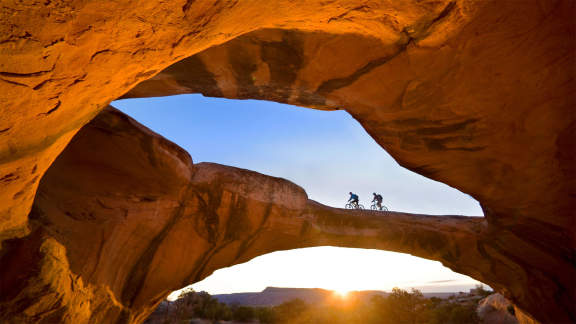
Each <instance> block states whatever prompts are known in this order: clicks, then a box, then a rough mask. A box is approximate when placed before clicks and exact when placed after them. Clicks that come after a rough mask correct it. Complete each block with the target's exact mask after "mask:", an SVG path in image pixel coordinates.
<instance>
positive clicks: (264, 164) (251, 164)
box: [112, 95, 482, 293]
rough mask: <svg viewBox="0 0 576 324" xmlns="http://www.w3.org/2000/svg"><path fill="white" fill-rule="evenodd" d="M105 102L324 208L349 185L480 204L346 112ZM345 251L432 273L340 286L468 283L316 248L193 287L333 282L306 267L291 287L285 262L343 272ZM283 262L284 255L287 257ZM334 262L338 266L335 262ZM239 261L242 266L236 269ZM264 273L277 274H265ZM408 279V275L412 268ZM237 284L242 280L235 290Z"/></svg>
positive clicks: (409, 208)
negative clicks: (402, 157) (381, 141)
mask: <svg viewBox="0 0 576 324" xmlns="http://www.w3.org/2000/svg"><path fill="white" fill-rule="evenodd" d="M112 105H113V106H115V107H116V108H118V109H120V110H122V111H124V112H125V113H127V114H128V115H130V116H132V117H133V118H135V119H136V120H138V121H139V122H140V123H142V124H144V125H146V126H147V127H149V128H151V129H152V130H154V131H155V132H157V133H159V134H161V135H163V136H164V137H166V138H168V139H169V140H171V141H173V142H174V143H176V144H178V145H180V146H181V147H183V148H184V149H186V150H187V151H188V152H189V153H190V155H191V156H192V158H193V160H194V162H195V163H198V162H216V163H220V164H225V165H231V166H236V167H240V168H245V169H250V170H254V171H258V172H261V173H264V174H268V175H272V176H277V177H282V178H285V179H288V180H290V181H292V182H294V183H296V184H298V185H300V186H301V187H303V188H304V189H305V190H306V192H307V193H308V196H309V197H310V198H311V199H314V200H316V201H318V202H321V203H323V204H326V205H330V206H334V207H342V206H343V205H344V204H345V203H346V200H347V199H348V192H349V191H352V192H355V193H357V194H359V196H360V201H361V203H364V205H369V201H370V200H371V199H372V198H371V194H372V192H379V193H381V194H382V196H383V197H384V204H385V205H387V206H388V207H389V208H390V209H391V210H395V211H403V212H411V213H422V214H432V215H446V214H453V215H454V214H455V215H468V216H482V210H481V208H480V206H479V204H478V202H477V201H475V200H474V199H473V198H471V197H470V196H468V195H466V194H463V193H461V192H459V191H458V190H456V189H454V188H451V187H449V186H447V185H445V184H442V183H439V182H436V181H433V180H430V179H427V178H424V177H422V176H420V175H418V174H416V173H413V172H411V171H408V170H406V169H404V168H402V167H400V166H399V165H398V164H397V163H396V162H395V161H394V159H392V158H391V157H390V155H388V154H387V153H386V151H384V150H383V149H382V148H381V147H380V146H379V145H378V144H376V142H375V141H374V140H373V139H372V138H371V137H370V136H369V135H368V134H367V133H366V132H365V131H364V129H363V128H362V127H361V126H360V124H359V123H358V122H357V121H356V120H354V118H352V117H351V116H350V115H349V114H348V113H346V112H345V111H331V112H326V111H319V110H313V109H306V108H301V107H295V106H290V105H283V104H278V103H273V102H266V101H256V100H227V99H219V98H206V97H203V96H201V95H180V96H170V97H162V98H142V99H127V100H120V101H116V102H114V103H112ZM298 251H300V252H298ZM315 251H316V252H315ZM327 251H328V252H327ZM350 251H354V252H353V255H354V257H355V258H357V257H359V258H360V259H357V260H356V259H355V262H356V263H358V262H359V263H360V264H359V265H358V269H362V268H374V265H375V264H378V265H381V266H382V269H380V272H379V278H382V271H387V270H386V269H388V270H390V269H389V266H386V264H390V263H391V262H392V261H394V262H395V263H394V264H397V263H398V262H399V261H398V260H402V262H400V264H403V266H402V267H404V268H406V267H411V266H410V262H408V263H406V262H405V261H406V260H410V259H412V260H413V261H412V262H413V263H414V264H413V265H414V266H417V267H418V268H420V269H428V270H426V271H423V273H428V274H429V275H428V276H424V278H427V277H429V279H430V280H425V279H418V283H416V282H415V281H414V280H412V281H410V280H411V279H410V276H409V275H408V274H409V273H410V271H406V269H404V271H398V269H395V270H394V271H392V272H390V274H389V276H392V277H397V278H396V279H394V278H392V279H391V280H392V281H390V280H387V282H388V281H390V282H389V283H387V284H386V285H382V284H380V285H379V284H377V282H378V280H377V279H375V278H372V279H370V278H367V279H366V281H365V282H364V283H356V284H352V283H350V284H346V287H347V288H346V289H355V287H362V289H364V288H366V287H365V286H366V284H368V283H369V282H371V281H370V280H372V282H374V287H373V288H372V289H384V288H386V287H388V286H389V285H390V283H391V282H394V280H396V282H398V283H404V284H399V286H402V285H405V283H407V282H412V283H413V284H414V285H420V284H425V283H426V282H430V281H442V280H452V279H454V280H459V281H458V282H465V281H467V280H468V281H469V283H474V282H473V281H472V279H469V278H468V279H467V277H464V276H461V275H457V274H454V273H453V272H451V271H449V270H448V269H446V268H444V267H442V266H438V265H439V263H438V262H433V261H428V260H422V259H418V258H415V257H411V256H405V255H400V254H398V253H391V252H385V251H376V252H374V250H356V249H338V248H316V249H306V250H295V251H289V252H278V253H274V254H271V255H267V256H262V257H259V258H256V259H254V260H252V261H250V262H248V263H247V264H244V265H239V266H236V267H232V268H229V269H223V270H220V271H217V272H216V273H215V275H214V276H212V277H210V278H208V279H207V280H204V281H203V282H202V283H200V284H197V285H195V289H197V290H198V289H203V290H207V291H208V292H210V293H223V292H239V291H258V290H261V289H260V288H262V287H265V286H267V285H275V286H287V285H288V286H292V287H308V286H314V282H317V283H318V285H317V286H316V287H319V288H328V289H332V288H331V286H330V284H328V283H327V282H326V280H325V279H323V278H322V272H319V273H318V277H317V278H316V279H314V276H313V275H312V274H310V273H308V274H307V275H306V276H302V275H301V276H300V279H301V280H300V282H301V284H298V282H299V278H298V276H294V275H293V274H294V273H295V271H289V269H290V267H289V266H288V263H290V264H292V265H293V264H298V263H305V264H307V267H308V266H311V267H314V268H315V269H317V268H321V269H324V268H322V267H324V266H323V265H322V264H325V265H326V269H328V268H331V270H330V271H334V269H338V268H342V269H344V268H346V269H348V270H346V271H348V273H349V271H351V270H350V269H349V268H347V267H345V266H344V263H345V261H343V259H345V258H342V256H343V255H347V253H349V252H350ZM368 251H370V252H368ZM282 253H288V254H284V255H282ZM294 253H295V254H294ZM310 253H311V254H310ZM299 257H300V258H301V259H300V261H298V258H299ZM406 257H408V259H406ZM349 258H350V256H349ZM282 260H286V262H285V264H284V263H283V262H282ZM362 260H363V261H362ZM311 262H312V263H314V262H316V263H318V264H310V263H311ZM334 262H344V263H341V264H340V266H338V264H334ZM363 262H364V263H363ZM422 262H424V263H422ZM425 264H428V266H426V265H425ZM246 267H248V269H247V270H243V269H244V268H246ZM258 267H260V270H258ZM271 267H272V268H271ZM275 267H276V268H275ZM287 267H288V268H287ZM426 267H428V268H426ZM376 268H377V267H376ZM283 269H288V270H283ZM292 270H294V269H292ZM266 272H267V273H270V272H277V273H280V275H278V276H275V277H274V279H270V278H268V277H267V276H266V274H265V273H266ZM284 272H285V273H284ZM403 272H404V274H403ZM222 273H224V275H223V274H222ZM251 274H252V275H251ZM242 276H244V277H242ZM343 276H344V277H345V276H346V274H345V273H336V274H335V278H336V279H335V281H339V283H338V284H339V285H340V286H342V277H343ZM363 276H364V277H366V276H368V274H364V275H363ZM348 277H352V276H350V275H348ZM411 277H412V278H413V277H415V276H414V274H412V276H411ZM266 278H268V279H266ZM282 278H284V279H282ZM338 278H339V279H338ZM418 278H419V277H418ZM314 280H316V281H314ZM206 282H207V283H206ZM234 282H237V283H243V284H242V285H238V286H236V287H235V286H234ZM247 283H248V284H247ZM335 284H336V283H335ZM393 286H394V285H393ZM393 286H392V287H393ZM390 288H391V287H390ZM339 289H343V288H342V287H340V288H339Z"/></svg>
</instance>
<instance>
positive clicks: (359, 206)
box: [344, 203, 364, 209]
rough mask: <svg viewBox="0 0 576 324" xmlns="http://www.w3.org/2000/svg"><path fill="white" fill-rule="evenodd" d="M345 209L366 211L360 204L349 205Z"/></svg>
mask: <svg viewBox="0 0 576 324" xmlns="http://www.w3.org/2000/svg"><path fill="white" fill-rule="evenodd" d="M344 208H346V209H364V206H363V205H360V204H358V203H347V204H346V206H344Z"/></svg>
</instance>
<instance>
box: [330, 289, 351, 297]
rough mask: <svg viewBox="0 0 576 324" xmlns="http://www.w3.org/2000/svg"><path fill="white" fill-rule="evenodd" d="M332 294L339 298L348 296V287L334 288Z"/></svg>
mask: <svg viewBox="0 0 576 324" xmlns="http://www.w3.org/2000/svg"><path fill="white" fill-rule="evenodd" d="M333 291H334V294H335V295H336V296H338V297H340V298H346V297H348V294H349V293H350V290H348V289H334V290H333Z"/></svg>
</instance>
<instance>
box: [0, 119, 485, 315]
mask: <svg viewBox="0 0 576 324" xmlns="http://www.w3.org/2000/svg"><path fill="white" fill-rule="evenodd" d="M30 224H31V229H32V233H31V234H30V235H28V236H26V237H24V238H21V239H13V240H8V241H6V242H5V247H4V249H3V251H4V254H3V255H2V256H0V263H1V264H2V267H0V287H1V288H2V295H1V296H0V322H3V323H4V322H6V323H26V322H34V323H60V322H62V323H114V322H119V323H139V322H141V321H143V320H144V319H145V318H146V317H147V315H148V314H149V313H150V312H151V311H152V310H153V309H154V307H155V306H156V305H157V304H158V303H159V302H160V301H162V300H163V299H164V298H166V297H167V296H168V294H169V293H170V292H171V291H173V290H176V289H179V288H182V287H184V286H186V285H188V284H191V283H194V282H198V281H200V280H202V279H203V278H205V277H206V276H208V275H210V274H211V273H212V272H213V271H214V270H216V269H220V268H223V267H228V266H231V265H234V264H237V263H240V262H245V261H247V260H250V259H252V258H254V257H256V256H258V255H262V254H265V253H269V252H272V251H278V250H285V249H293V248H301V247H309V246H320V245H335V246H345V247H361V248H380V249H386V250H394V251H399V252H405V253H411V254H414V255H418V256H421V257H425V258H429V259H434V260H440V261H442V262H444V263H445V264H446V265H448V266H452V267H454V268H458V269H461V271H463V272H467V271H470V270H471V269H474V268H475V264H476V263H477V262H476V260H477V259H478V258H479V252H478V251H476V250H475V247H476V246H477V244H472V245H470V248H466V249H465V250H466V253H463V252H462V249H463V247H464V246H466V244H470V243H471V242H475V241H476V240H480V239H481V235H479V234H480V233H481V232H483V231H484V229H485V226H484V221H483V219H482V218H478V217H462V216H426V215H410V214H402V213H389V214H387V215H386V217H383V216H382V214H381V213H379V212H365V213H358V212H350V211H346V210H339V209H335V208H330V207H326V206H322V205H321V204H318V203H316V202H313V201H310V200H308V198H307V196H306V193H305V192H304V190H302V188H300V187H298V186H297V185H295V184H293V183H290V182H288V181H286V180H284V179H280V178H275V177H270V176H265V175H262V174H259V173H256V172H252V171H248V170H243V169H238V168H233V167H227V166H222V165H218V164H212V163H200V164H196V165H194V164H192V160H191V158H190V156H189V155H188V153H186V152H185V151H184V150H183V149H181V148H180V147H178V146H176V145H175V144H173V143H171V142H169V141H167V140H166V139H164V138H162V137H161V136H159V135H157V134H155V133H153V132H151V131H150V130H148V129H146V128H145V127H144V126H142V125H140V124H138V123H137V122H136V121H134V120H132V119H131V118H130V117H128V116H126V115H124V114H123V113H121V112H119V111H117V110H115V109H113V108H108V109H106V110H104V111H103V112H102V113H101V114H99V115H98V117H96V118H95V119H94V120H93V121H92V122H90V123H89V124H88V125H86V126H85V127H84V128H83V129H82V130H81V131H80V132H79V133H78V134H77V135H76V137H75V138H74V139H73V140H72V141H71V143H70V144H69V145H68V147H67V148H66V150H65V151H64V152H63V153H62V155H60V156H59V157H58V159H56V161H55V162H54V163H53V165H52V167H51V168H50V169H49V171H48V172H47V173H46V174H45V176H44V178H43V179H42V181H41V184H40V187H39V189H38V192H37V196H36V200H35V203H34V207H33V209H32V212H31V214H30ZM486 262H489V260H486ZM472 263H473V264H472Z"/></svg>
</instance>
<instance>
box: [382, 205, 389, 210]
mask: <svg viewBox="0 0 576 324" xmlns="http://www.w3.org/2000/svg"><path fill="white" fill-rule="evenodd" d="M380 210H381V211H390V210H389V209H388V207H386V206H384V205H382V209H380Z"/></svg>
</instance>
